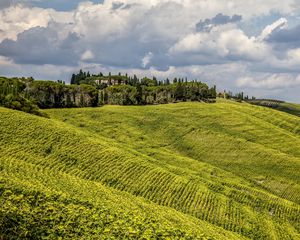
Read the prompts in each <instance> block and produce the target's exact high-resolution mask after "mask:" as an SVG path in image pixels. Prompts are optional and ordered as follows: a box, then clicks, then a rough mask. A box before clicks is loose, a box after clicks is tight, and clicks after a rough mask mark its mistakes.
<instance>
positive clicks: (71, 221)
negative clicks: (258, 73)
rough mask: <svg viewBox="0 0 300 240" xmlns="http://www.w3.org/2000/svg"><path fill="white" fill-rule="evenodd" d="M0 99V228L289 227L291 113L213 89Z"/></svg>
mask: <svg viewBox="0 0 300 240" xmlns="http://www.w3.org/2000/svg"><path fill="white" fill-rule="evenodd" d="M42 111H43V112H44V113H46V114H47V115H48V116H49V119H47V118H41V117H38V116H34V115H30V114H27V113H23V112H18V111H13V110H8V109H5V108H0V133H1V134H0V152H1V154H0V202H1V203H3V205H2V207H1V208H0V239H1V238H4V239H18V238H27V239H40V238H48V239H59V238H61V239H300V175H299V171H300V148H299V146H300V119H299V118H298V117H296V116H293V115H290V114H287V113H284V112H279V111H275V110H273V109H269V108H263V107H260V106H254V105H250V104H248V103H236V102H233V101H228V100H218V102H217V103H214V104H207V103H196V102H193V103H177V104H166V105H156V106H154V105H148V106H110V105H106V106H104V107H100V108H80V109H75V108H73V109H49V110H42Z"/></svg>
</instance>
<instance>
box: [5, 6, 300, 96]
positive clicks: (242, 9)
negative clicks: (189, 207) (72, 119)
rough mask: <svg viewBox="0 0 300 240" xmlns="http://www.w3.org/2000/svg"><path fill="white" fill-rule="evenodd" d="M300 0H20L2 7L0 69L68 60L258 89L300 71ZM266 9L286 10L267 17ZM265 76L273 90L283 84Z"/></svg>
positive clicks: (73, 63)
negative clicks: (57, 2)
mask: <svg viewBox="0 0 300 240" xmlns="http://www.w3.org/2000/svg"><path fill="white" fill-rule="evenodd" d="M65 2H70V1H69V0H66V1H65V0H64V3H65ZM76 2H79V1H77V0H76ZM296 3H297V1H296V0H286V1H278V0H266V1H263V2H262V1H260V0H253V1H240V0H231V1H219V0H210V1H206V0H199V1H190V0H151V1H149V0H147V1H146V0H139V1H138V0H105V1H104V2H103V3H100V2H99V3H98V4H95V3H93V2H88V1H87V2H81V3H80V4H79V5H78V6H77V8H76V9H73V10H71V11H68V12H60V11H56V10H54V9H43V8H37V7H28V6H27V7H26V6H24V5H19V4H17V5H15V6H12V7H9V8H5V9H2V10H0V55H1V56H2V57H1V56H0V58H1V59H0V69H1V71H3V69H4V67H3V66H4V65H5V66H6V68H5V69H6V70H5V73H8V70H7V69H10V71H12V72H13V71H15V72H16V73H17V72H20V73H27V72H29V70H30V69H29V67H28V66H30V67H31V68H32V69H34V70H33V71H34V73H35V74H37V75H38V76H39V74H38V69H39V67H40V69H41V70H40V71H42V69H44V70H45V71H47V72H48V71H50V70H51V69H52V70H53V69H55V66H57V68H59V69H60V71H62V69H63V66H65V68H66V69H68V71H71V70H70V69H72V71H73V70H77V69H79V68H81V67H82V68H86V69H89V70H90V71H91V72H92V69H95V71H96V72H97V71H98V70H99V69H101V71H105V70H108V71H113V70H114V69H115V70H116V71H117V72H118V71H119V69H120V70H122V69H123V70H124V71H128V72H130V71H135V72H138V73H141V75H142V74H144V75H152V74H157V75H158V76H162V77H164V76H167V75H168V74H169V75H170V76H175V75H182V77H184V76H185V75H186V76H189V77H191V78H198V79H204V80H206V81H209V80H210V79H214V83H216V84H217V85H218V86H220V88H227V89H233V90H234V89H237V90H240V89H242V88H244V89H252V90H253V89H254V90H255V91H257V88H254V87H251V86H258V83H257V82H261V81H262V80H263V79H269V78H270V79H276V77H275V76H277V75H276V74H280V73H283V74H289V75H288V76H292V77H290V78H288V79H291V80H290V81H292V80H293V79H295V77H294V76H295V75H297V74H299V70H298V69H299V49H300V42H299V34H300V27H299V26H296V27H294V28H288V24H287V19H289V20H290V19H291V18H292V17H293V16H294V15H295V14H296V13H297V10H298V7H299V6H297V5H296ZM43 4H45V1H43ZM49 4H50V3H49ZM62 4H63V3H62ZM34 6H37V3H35V4H34ZM39 6H42V5H39ZM44 6H45V5H44ZM49 6H50V5H49ZM274 13H276V15H275V14H274ZM199 16H200V17H201V19H200V17H199ZM262 16H265V17H267V18H268V17H269V18H268V19H274V18H275V16H279V17H278V20H276V21H274V22H273V23H271V24H269V25H268V24H267V23H266V22H265V20H261V19H265V18H262ZM252 21H255V22H258V23H259V24H255V25H256V26H258V28H260V29H262V30H261V33H257V32H255V35H250V34H249V32H247V31H245V29H244V28H243V26H245V25H247V24H249V23H251V22H252ZM3 59H4V60H3ZM11 64H12V65H11ZM8 66H10V67H8ZM1 67H2V68H1ZM18 68H19V69H18ZM24 69H26V70H24ZM68 71H67V72H68ZM68 74H69V72H68ZM274 74H275V75H274ZM40 76H45V74H43V73H42V72H41V73H40ZM46 76H48V75H46ZM55 76H67V73H64V74H59V75H58V74H56V75H55ZM244 76H247V79H246V80H239V81H238V82H239V84H238V82H237V79H243V77H244ZM270 76H272V77H270ZM284 76H285V75H284ZM286 76H287V75H286ZM53 77H54V76H53ZM55 78H56V77H55ZM256 78H257V79H258V80H257V81H255V79H256ZM277 79H278V80H276V81H284V79H285V78H284V77H281V78H279V77H277ZM274 81H275V80H273V82H274ZM276 81H275V82H276ZM251 82H253V83H251ZM267 82H272V81H271V80H268V81H267ZM259 84H262V83H259ZM264 84H265V83H264ZM264 84H262V85H261V86H262V88H264V87H265V89H266V92H270V91H271V90H272V91H273V89H275V88H276V87H278V88H280V85H279V84H277V85H276V84H275V85H274V86H275V88H271V87H267V85H264ZM290 86H292V85H290ZM293 86H294V85H293ZM254 90H253V91H254Z"/></svg>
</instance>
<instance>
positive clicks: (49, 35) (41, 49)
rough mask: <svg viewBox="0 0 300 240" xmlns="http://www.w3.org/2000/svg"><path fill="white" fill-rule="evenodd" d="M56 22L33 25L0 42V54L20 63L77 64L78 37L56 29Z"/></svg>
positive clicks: (78, 54)
mask: <svg viewBox="0 0 300 240" xmlns="http://www.w3.org/2000/svg"><path fill="white" fill-rule="evenodd" d="M58 28H59V27H58V26H57V24H50V25H49V26H48V27H46V28H45V27H34V28H31V29H29V30H26V31H24V32H23V33H20V34H19V35H18V37H17V39H16V40H15V41H14V40H10V39H6V40H4V41H3V42H2V43H1V44H0V55H2V56H5V57H9V58H11V59H13V60H14V62H15V63H20V64H36V65H43V64H53V65H77V61H78V59H79V56H80V51H81V50H80V49H79V50H78V52H77V51H76V44H77V42H78V41H79V37H78V36H77V35H76V34H75V33H70V32H68V31H65V32H64V31H63V30H64V28H61V31H59V32H58V31H57V29H58Z"/></svg>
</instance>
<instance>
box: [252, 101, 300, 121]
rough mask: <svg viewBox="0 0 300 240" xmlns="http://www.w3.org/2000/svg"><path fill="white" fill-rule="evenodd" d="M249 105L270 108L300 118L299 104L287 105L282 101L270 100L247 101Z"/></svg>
mask: <svg viewBox="0 0 300 240" xmlns="http://www.w3.org/2000/svg"><path fill="white" fill-rule="evenodd" d="M249 103H251V104H255V105H259V106H264V107H270V108H273V109H276V110H279V111H282V112H286V113H289V114H293V115H295V116H299V117H300V104H295V103H287V102H284V101H278V100H271V99H257V100H249Z"/></svg>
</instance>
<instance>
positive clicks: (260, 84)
mask: <svg viewBox="0 0 300 240" xmlns="http://www.w3.org/2000/svg"><path fill="white" fill-rule="evenodd" d="M237 85H238V86H239V87H250V88H264V89H278V88H290V87H299V86H300V74H299V75H294V74H281V73H280V74H265V75H263V76H256V77H255V78H253V77H241V78H239V79H238V80H237Z"/></svg>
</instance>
